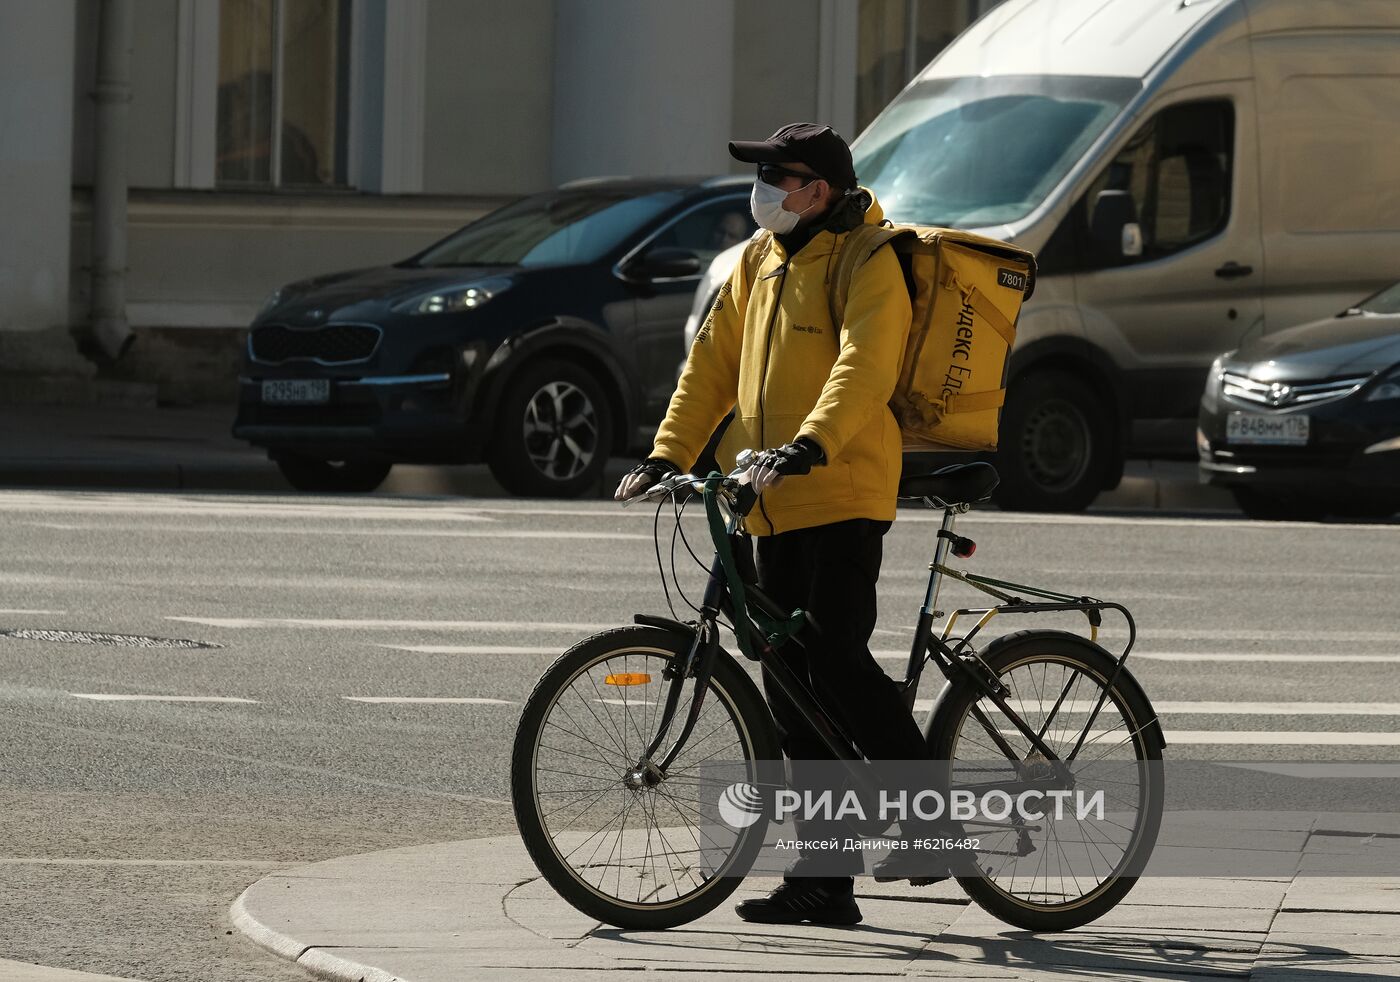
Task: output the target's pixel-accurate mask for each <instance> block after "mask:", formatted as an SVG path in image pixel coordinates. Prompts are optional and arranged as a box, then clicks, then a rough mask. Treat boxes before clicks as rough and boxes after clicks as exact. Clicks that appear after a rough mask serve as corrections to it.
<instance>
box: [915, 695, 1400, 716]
mask: <svg viewBox="0 0 1400 982" xmlns="http://www.w3.org/2000/svg"><path fill="white" fill-rule="evenodd" d="M1054 705H1055V702H1054V700H1053V699H1047V700H1044V701H1038V700H1035V699H1030V700H1024V701H1023V700H1019V699H1013V700H1011V708H1012V709H1015V710H1016V711H1017V712H1021V713H1036V712H1046V711H1048V710H1050V709H1052V708H1054ZM932 708H933V700H932V699H918V700H915V702H914V709H915V710H916V711H926V710H929V709H932ZM1093 708H1094V702H1093V700H1075V701H1072V702H1066V703H1065V704H1064V705H1063V706H1061V707H1060V709H1061V711H1062V712H1066V713H1087V712H1090V711H1091V710H1092V709H1093ZM1153 708H1154V709H1156V710H1157V712H1158V713H1159V714H1160V715H1163V716H1183V715H1187V714H1193V715H1202V716H1400V702H1171V701H1167V702H1158V703H1154V704H1153Z"/></svg>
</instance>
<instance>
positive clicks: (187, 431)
mask: <svg viewBox="0 0 1400 982" xmlns="http://www.w3.org/2000/svg"><path fill="white" fill-rule="evenodd" d="M233 412H234V411H233V408H232V407H231V406H228V407H225V406H200V407H194V408H180V409H169V408H167V409H152V408H142V407H130V406H90V405H89V406H0V488H5V487H45V488H134V489H140V490H167V491H265V492H273V493H281V494H288V493H293V492H292V489H291V487H290V486H289V485H288V484H287V482H286V481H284V480H283V479H282V475H281V474H280V473H279V472H278V470H277V467H276V465H275V464H273V463H272V462H271V461H270V460H268V459H267V455H266V454H265V453H263V452H262V451H261V450H257V449H254V448H252V447H250V446H248V445H247V444H246V443H243V442H242V441H240V440H235V439H234V438H233V437H232V436H231V435H230V433H229V429H230V427H231V426H232V424H233ZM632 463H633V461H631V460H626V459H623V458H620V457H619V458H614V459H613V460H612V461H610V462H609V466H608V470H607V472H606V474H605V477H604V481H603V482H602V483H603V487H604V488H606V489H608V490H609V491H611V488H612V487H613V486H614V485H616V483H617V480H618V478H619V477H620V476H621V474H622V473H623V472H624V471H625V470H626V469H627V468H629V467H631V466H632ZM379 493H381V494H455V495H463V496H467V497H501V496H504V495H505V492H504V491H503V490H502V489H501V487H500V485H499V484H497V483H496V482H495V480H494V479H493V478H492V477H491V474H490V472H489V471H488V470H487V468H486V467H485V466H483V465H475V466H467V467H411V466H399V467H395V468H394V470H393V471H392V472H391V473H390V475H389V479H388V480H387V481H386V482H385V483H384V486H383V487H382V488H381V489H380V491H379ZM600 493H601V491H600ZM1094 509H1095V510H1133V511H1155V510H1166V511H1197V510H1205V511H1230V512H1233V511H1235V510H1236V509H1235V507H1234V502H1233V500H1232V499H1231V497H1230V495H1229V494H1228V493H1227V492H1225V491H1222V490H1221V489H1219V488H1210V487H1204V486H1202V485H1201V484H1199V483H1198V482H1197V480H1196V465H1195V464H1194V463H1192V462H1189V461H1130V462H1129V464H1128V472H1127V474H1126V475H1125V477H1124V478H1123V483H1122V484H1121V485H1120V486H1119V487H1118V488H1117V490H1114V491H1110V492H1108V493H1106V494H1102V495H1100V496H1099V500H1098V501H1097V502H1096V503H1095V505H1094Z"/></svg>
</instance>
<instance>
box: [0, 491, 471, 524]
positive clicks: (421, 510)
mask: <svg viewBox="0 0 1400 982" xmlns="http://www.w3.org/2000/svg"><path fill="white" fill-rule="evenodd" d="M0 511H12V512H61V513H65V514H90V515H191V516H194V517H197V518H245V519H246V518H288V519H298V520H306V519H326V520H334V521H346V520H374V521H394V522H404V521H407V522H494V521H496V520H495V519H494V518H491V517H489V516H487V515H482V514H478V513H477V511H476V510H475V509H465V508H462V507H460V506H448V507H433V506H426V507H424V506H421V505H418V504H415V503H411V502H410V503H405V504H403V505H360V504H354V505H351V504H346V505H312V504H296V503H291V502H271V501H259V500H257V499H250V500H246V501H244V502H241V503H236V504H230V503H228V501H227V499H224V498H219V499H215V500H200V499H198V498H190V497H183V498H177V499H163V498H155V499H152V500H136V501H132V500H130V499H121V498H114V499H110V500H105V499H103V500H76V501H75V500H57V501H53V500H39V501H34V500H25V499H23V498H15V497H12V496H8V495H4V494H0ZM102 527H110V526H102Z"/></svg>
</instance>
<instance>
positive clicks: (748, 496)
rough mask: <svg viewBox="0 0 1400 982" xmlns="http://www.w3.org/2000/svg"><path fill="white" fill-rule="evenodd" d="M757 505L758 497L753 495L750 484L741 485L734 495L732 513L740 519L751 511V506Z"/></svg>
mask: <svg viewBox="0 0 1400 982" xmlns="http://www.w3.org/2000/svg"><path fill="white" fill-rule="evenodd" d="M756 504H758V495H757V494H755V493H754V489H753V485H752V484H741V485H739V489H738V490H737V491H736V492H735V493H734V511H735V513H736V514H738V515H739V517H740V518H742V517H744V516H745V515H747V514H748V513H749V512H751V511H753V506H754V505H756Z"/></svg>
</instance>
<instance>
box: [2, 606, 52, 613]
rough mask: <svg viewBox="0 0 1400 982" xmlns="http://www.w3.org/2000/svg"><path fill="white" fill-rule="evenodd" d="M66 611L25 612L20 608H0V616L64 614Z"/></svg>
mask: <svg viewBox="0 0 1400 982" xmlns="http://www.w3.org/2000/svg"><path fill="white" fill-rule="evenodd" d="M66 613H68V611H66V610H26V609H24V608H22V607H0V614H66Z"/></svg>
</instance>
